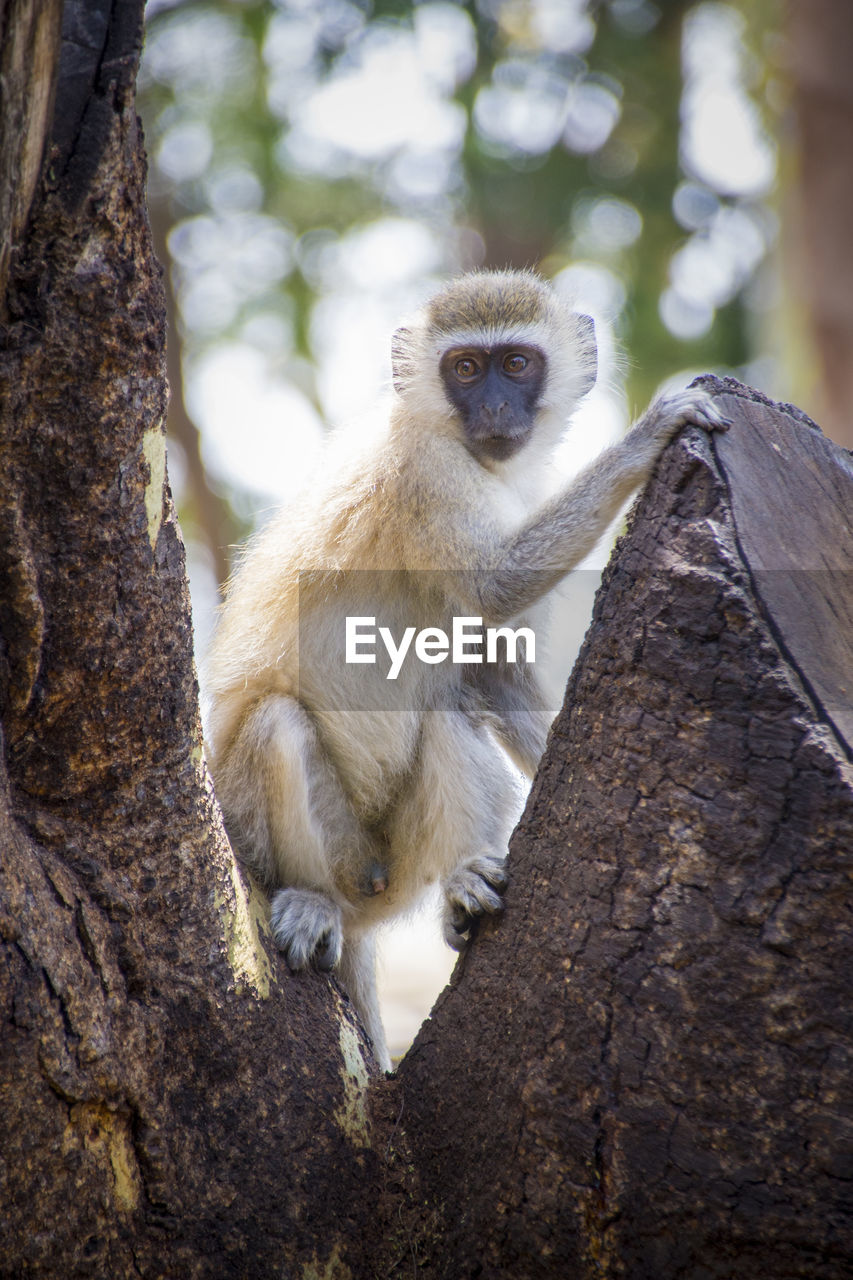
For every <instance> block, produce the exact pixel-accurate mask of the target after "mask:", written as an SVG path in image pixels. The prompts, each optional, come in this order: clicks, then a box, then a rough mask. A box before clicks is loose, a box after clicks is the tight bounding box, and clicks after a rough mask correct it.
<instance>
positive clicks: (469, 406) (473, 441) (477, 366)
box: [439, 343, 546, 462]
mask: <svg viewBox="0 0 853 1280" xmlns="http://www.w3.org/2000/svg"><path fill="white" fill-rule="evenodd" d="M439 370H440V373H441V378H442V381H443V382H444V387H445V390H446V392H447V396H448V399H449V400H450V403H451V404H452V405H453V407H454V409H456V410H458V412H459V415H460V417H461V418H462V425H463V428H464V431H465V443H466V445H467V446H468V449H469V450H470V451H471V453H473V455H474V457H475V458H477V459H478V460H480V461H482V460H485V459H487V458H488V459H492V460H493V461H495V462H503V461H504V460H505V459H507V458H511V457H512V456H513V454H515V453H517V452H518V451H519V449H521V448H522V446H523V445H525V444H526V443H527V441H528V440H529V439H530V436H531V434H532V432H533V424H534V421H535V419H536V410H537V409H538V407H539V402H540V400H541V398H542V392H543V390H544V387H545V373H546V362H545V355H544V353H543V352H542V351H540V350H539V348H538V347H531V346H526V345H524V344H521V345H520V344H518V343H503V344H500V345H496V346H494V347H452V348H451V349H450V350H449V351H445V353H444V355H443V356H442V357H441V363H440V365H439Z"/></svg>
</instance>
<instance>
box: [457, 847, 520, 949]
mask: <svg viewBox="0 0 853 1280" xmlns="http://www.w3.org/2000/svg"><path fill="white" fill-rule="evenodd" d="M507 883H508V880H507V874H506V869H505V868H504V865H503V863H502V862H501V860H500V859H499V858H493V857H491V856H489V855H488V854H482V855H481V856H480V857H477V858H472V859H471V861H470V862H469V863H467V864H466V865H465V866H463V867H461V868H460V869H459V870H458V871H457V872H456V873H455V874H454V875H453V876H452V877H451V878H450V880H448V881H447V883H446V884H445V888H444V895H445V908H444V940H445V942H446V943H447V945H448V946H450V947H453V949H454V951H460V950H461V949H462V947H464V945H465V943H466V942H467V941H468V940H469V938H470V936H471V931H472V929H473V927H474V925H475V923H476V921H477V920H478V919H479V917H480V916H482V915H487V914H488V915H493V914H495V913H496V912H498V911H503V905H504V904H503V898H502V897H501V894H502V893H503V891H504V889H505V888H506V886H507Z"/></svg>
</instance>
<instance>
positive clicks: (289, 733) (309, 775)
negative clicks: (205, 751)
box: [217, 694, 372, 969]
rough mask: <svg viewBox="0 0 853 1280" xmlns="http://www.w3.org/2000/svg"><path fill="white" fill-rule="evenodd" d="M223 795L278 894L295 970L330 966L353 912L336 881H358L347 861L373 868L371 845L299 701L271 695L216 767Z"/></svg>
mask: <svg viewBox="0 0 853 1280" xmlns="http://www.w3.org/2000/svg"><path fill="white" fill-rule="evenodd" d="M217 794H218V796H219V799H220V803H221V804H222V809H223V813H224V815H225V822H226V826H227V828H228V832H229V835H230V836H231V838H232V840H233V842H234V844H235V846H236V848H237V849H238V851H239V853H240V856H241V858H242V859H243V861H244V862H245V863H246V864H247V866H249V868H250V869H251V870H253V871H254V872H255V873H256V874H257V875H258V876H259V878H260V879H261V881H262V883H263V884H264V885H265V887H266V888H267V889H268V890H270V891H274V890H276V889H277V890H278V892H271V907H272V913H271V922H270V923H271V927H272V934H273V937H274V939H275V941H276V944H277V945H278V946H279V947H280V948H281V950H282V951H283V952H284V953H285V955H286V957H287V961H288V964H289V965H290V966H291V968H293V969H301V968H304V966H305V965H307V964H309V963H311V962H312V961H313V962H314V963H315V964H316V965H317V966H318V968H321V969H331V968H333V967H334V966H335V965H336V964H337V963H338V960H339V959H340V955H341V947H342V944H343V913H344V912H347V913H348V914H351V909H349V910H348V907H349V904H348V901H347V897H348V896H349V895H346V894H344V893H342V892H341V891H340V886H339V884H338V883H337V882H338V881H339V880H341V879H347V880H348V879H349V878H353V879H355V878H357V877H355V876H353V877H350V876H348V875H345V874H344V872H345V871H346V868H347V866H348V865H350V864H353V865H356V866H357V865H360V864H361V863H362V862H363V863H364V864H365V866H366V867H367V868H368V869H369V868H370V866H371V865H372V863H371V861H370V853H371V847H370V845H369V842H368V841H367V839H366V837H365V834H364V833H363V832H362V830H361V828H360V826H359V824H358V822H357V821H356V819H355V817H354V815H353V813H352V811H351V809H350V807H349V805H348V803H347V799H346V795H345V793H344V790H343V787H342V786H341V783H340V780H339V778H338V776H337V774H336V772H335V770H334V768H333V767H332V765H331V763H330V762H329V760H328V759H327V758H326V756H325V754H324V752H323V750H322V747H321V745H320V742H319V739H318V736H317V731H316V729H315V727H314V725H313V723H312V721H311V719H310V718H309V716H308V715H307V714H306V712H305V710H304V708H303V707H302V706H301V705H300V704H299V703H298V702H297V701H296V700H295V699H294V698H289V697H285V696H283V695H279V694H274V695H269V696H268V697H266V698H261V699H260V700H259V701H258V702H256V703H255V705H254V706H253V707H252V708H251V710H250V711H249V713H248V714H247V716H246V717H245V719H244V721H243V723H242V725H241V727H240V731H239V733H238V735H237V737H236V739H235V741H234V743H233V745H232V747H231V750H230V752H229V754H228V759H227V761H226V762H225V764H224V766H223V765H220V767H219V770H218V775H217ZM365 846H366V847H365ZM342 868H344V871H343V872H342Z"/></svg>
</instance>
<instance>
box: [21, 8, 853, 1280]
mask: <svg viewBox="0 0 853 1280" xmlns="http://www.w3.org/2000/svg"><path fill="white" fill-rule="evenodd" d="M12 9H14V11H15V13H16V14H17V15H18V16H19V19H20V21H21V22H22V23H25V20H26V22H29V23H30V25H29V26H26V23H25V26H26V30H31V29H32V22H33V21H34V20H35V18H34V15H35V14H36V9H37V6H36V4H35V0H32V3H31V5H30V7H29V9H28V8H27V5H26V4H25V2H24V0H17V4H16V5H13V6H11V8H10V6H8V5H7V6H6V8H5V9H3V10H2V12H0V18H2V21H3V22H5V21H6V17H7V16H8V14H9V13H10V12H12ZM140 21H141V4H140V5H137V6H134V5H131V4H128V3H115V4H110V3H108V0H86V3H85V4H84V3H82V2H81V3H66V5H65V8H64V18H63V30H64V34H65V41H64V45H63V49H62V56H61V57H60V50H59V47H58V45H56V46H55V47H54V46H50V42H49V41H48V43H47V46H40V48H41V50H42V52H41V55H40V58H39V59H38V60H36V59H31V60H29V61H28V60H27V59H24V60H23V62H22V63H20V64H19V63H16V64H15V65H16V66H18V67H19V69H20V66H25V67H26V66H30V67H31V68H32V69H33V74H34V75H35V74H36V73H37V72H36V67H37V66H38V67H39V68H42V71H38V74H39V75H41V74H42V73H43V68H44V66H53V67H57V66H58V68H59V71H58V86H57V89H56V94H55V101H56V109H55V113H54V117H53V127H52V129H50V116H49V113H47V114H45V113H44V112H38V111H36V112H34V114H33V115H32V116H31V117H30V124H29V125H28V128H29V129H30V130H32V131H34V132H33V134H32V136H29V137H28V138H27V140H26V146H27V149H28V150H27V154H28V155H35V154H39V155H44V156H45V164H44V165H43V167H42V169H41V170H40V177H39V178H38V180H37V181H35V182H33V183H32V186H31V191H30V195H29V196H28V197H27V198H26V199H25V200H24V202H23V204H22V205H21V206H20V208H22V209H23V208H24V207H25V208H26V212H25V214H22V213H20V211H19V212H17V213H16V214H15V216H14V218H12V219H11V221H10V226H11V228H12V237H11V251H10V253H9V255H8V257H7V259H6V263H7V266H8V287H7V292H6V296H5V308H6V311H5V316H6V319H5V323H4V327H3V329H2V341H3V346H2V351H0V383H2V400H0V719H1V720H2V731H3V736H2V753H0V852H2V869H0V959H2V964H0V1010H1V1011H2V1018H3V1031H2V1036H0V1098H2V1105H0V1239H2V1242H3V1243H2V1252H0V1276H3V1277H9V1278H10V1280H11V1278H12V1277H16V1278H17V1277H20V1276H22V1275H27V1276H43V1277H56V1278H57V1280H60V1278H61V1280H67V1278H70V1277H78V1276H81V1277H82V1276H104V1277H110V1280H115V1278H119V1280H120V1278H121V1277H125V1276H127V1277H137V1278H138V1277H140V1276H142V1277H145V1278H146V1280H149V1278H155V1277H166V1276H168V1277H174V1276H180V1277H210V1278H211V1280H214V1278H215V1280H222V1278H223V1277H229V1276H234V1277H238V1276H239V1277H243V1276H246V1277H250V1276H251V1277H252V1278H253V1280H265V1278H266V1277H273V1276H275V1277H281V1276H285V1277H290V1276H296V1275H299V1276H306V1277H310V1276H315V1277H326V1278H328V1280H337V1278H339V1277H340V1278H341V1280H343V1278H345V1277H357V1278H362V1277H363V1278H365V1280H367V1278H370V1280H373V1277H377V1276H382V1275H396V1276H403V1275H406V1276H414V1275H420V1276H436V1277H438V1276H447V1277H450V1276H452V1277H454V1278H458V1277H467V1276H472V1277H473V1276H481V1277H503V1276H506V1277H510V1276H512V1277H513V1278H514V1280H517V1278H523V1277H540V1276H547V1277H552V1276H553V1277H555V1278H556V1277H560V1278H561V1280H562V1278H564V1277H567V1276H571V1277H573V1278H574V1277H578V1278H583V1277H587V1276H588V1277H592V1276H599V1277H600V1276H612V1277H621V1276H629V1277H643V1276H648V1277H669V1276H688V1275H689V1276H691V1277H717V1276H719V1277H722V1276H733V1275H737V1276H738V1277H751V1276H755V1277H758V1276H759V1275H760V1276H761V1277H762V1280H765V1278H766V1277H768V1276H772V1277H774V1280H785V1278H786V1277H789V1276H791V1277H793V1276H809V1277H836V1276H837V1277H840V1276H841V1275H843V1274H846V1273H847V1271H848V1269H849V1265H850V1262H851V1255H853V1241H851V1223H850V1212H849V1199H846V1198H845V1192H846V1189H847V1188H848V1187H849V1180H850V1176H851V1167H850V1160H849V1151H850V1148H849V1145H845V1144H846V1142H847V1138H848V1136H849V1126H850V1118H849V1107H848V1103H849V1092H848V1090H849V1085H848V1081H849V1079H850V1072H849V1063H848V1058H849V1045H850V1038H849V1029H850V1028H849V1023H848V1022H847V1021H846V1020H845V1017H846V1015H845V1005H846V1003H847V998H848V990H847V988H848V984H849V979H848V976H847V975H848V974H849V971H850V970H849V958H850V957H849V949H850V942H849V937H848V935H846V934H845V932H844V931H843V928H842V923H843V911H844V898H843V897H842V888H841V886H842V877H843V875H844V873H845V872H847V873H849V868H850V859H851V851H853V796H851V765H850V745H849V744H850V740H851V733H853V726H851V716H850V696H849V689H850V684H849V679H850V640H849V637H850V635H851V628H850V625H849V623H850V611H851V608H853V605H851V590H850V584H849V579H850V574H849V567H850V564H851V554H853V546H851V542H850V538H851V533H850V529H851V522H853V521H851V496H850V495H851V488H853V482H851V467H850V461H849V458H847V456H846V455H845V454H843V452H842V451H840V450H838V449H835V448H833V446H831V445H830V444H829V442H827V441H825V440H824V439H823V437H821V436H820V434H819V433H818V432H817V431H816V430H815V429H814V428H813V427H812V426H811V425H810V424H808V423H807V422H803V421H802V418H801V415H797V413H796V411H794V410H789V409H785V408H784V407H779V406H775V407H774V406H771V405H769V404H768V403H767V402H765V401H762V400H761V399H760V398H756V397H755V396H751V395H750V393H749V392H747V391H746V390H745V389H743V388H740V387H738V386H737V384H730V383H726V384H720V383H711V384H710V385H711V386H712V390H714V391H715V393H716V394H719V395H721V396H723V397H724V400H725V403H726V405H727V407H728V408H729V411H730V413H731V416H732V418H733V419H734V425H733V427H732V431H731V433H730V435H729V436H728V437H726V438H725V439H722V440H709V439H707V438H706V437H704V436H702V435H701V434H699V433H697V432H695V431H691V432H688V433H686V434H685V435H684V436H683V437H682V438H681V439H680V440H679V441H678V442H677V443H676V444H675V445H674V446H673V447H672V448H671V449H670V450H669V451H668V453H667V455H666V457H665V458H664V460H663V462H662V464H661V466H660V468H659V470H658V472H657V475H656V478H655V480H654V482H653V484H652V485H651V486H650V487H649V490H648V492H647V493H646V495H645V497H644V499H643V501H642V503H641V506H640V508H639V509H638V511H637V512H636V514H635V517H634V520H633V522H632V525H631V529H630V532H629V534H628V535H627V536H626V538H625V539H624V540H623V542H622V544H621V546H620V548H619V551H618V553H617V555H616V557H615V558H614V561H613V562H612V564H611V567H610V569H609V570H608V573H607V575H606V579H605V583H604V586H603V588H602V591H601V593H600V595H599V598H598V602H597V606H596V613H595V619H594V622H593V626H592V628H591V631H590V633H589V636H588V639H587V641H586V643H585V646H584V649H583V652H582V654H581V657H580V660H579V663H578V665H577V668H576V671H575V674H574V676H573V679H572V682H571V685H570V689H569V694H568V698H567V702H566V706H565V708H564V711H563V713H562V715H561V717H560V718H559V720H558V722H557V725H556V726H555V729H554V732H553V734H552V738H551V743H550V747H549V751H548V754H547V756H546V759H545V761H544V762H543V766H542V770H541V772H540V775H539V777H538V779H537V782H536V784H535V785H534V789H533V792H532V794H531V799H530V803H529V805H528V809H527V813H526V817H525V820H524V822H523V824H522V826H521V828H520V830H519V832H518V835H517V837H516V839H515V842H514V845H513V852H512V863H511V866H512V876H513V883H512V886H511V889H510V892H509V895H508V902H507V913H506V917H505V918H504V919H503V920H502V921H501V922H500V923H498V924H497V925H495V926H489V927H484V928H483V929H482V931H481V936H480V937H479V938H478V939H477V940H476V941H475V943H474V944H473V945H472V946H471V947H470V949H469V950H468V952H467V953H466V954H465V955H464V956H463V957H462V958H461V960H460V963H459V965H458V967H457V970H456V973H455V975H454V979H453V982H452V984H451V986H450V987H449V988H448V990H447V992H446V993H445V994H444V995H443V997H442V998H441V999H440V1001H439V1003H438V1005H437V1006H436V1010H435V1012H434V1015H433V1017H432V1019H431V1020H430V1021H429V1022H428V1023H427V1024H426V1026H425V1028H424V1030H423V1031H422V1033H421V1035H420V1037H419V1038H418V1041H417V1042H416V1044H415V1046H414V1048H413V1050H412V1051H411V1053H410V1054H409V1055H408V1056H407V1058H406V1060H405V1061H404V1063H403V1065H402V1068H401V1070H400V1072H399V1074H398V1076H397V1078H395V1079H392V1080H387V1081H386V1080H380V1079H377V1078H376V1076H375V1068H374V1066H373V1063H372V1061H371V1058H370V1055H369V1051H368V1049H367V1047H366V1045H365V1042H364V1039H363V1037H362V1035H361V1032H360V1030H359V1028H358V1027H357V1025H356V1023H355V1022H354V1020H353V1017H352V1014H351V1012H350V1010H349V1007H348V1005H347V1002H346V998H345V996H344V995H343V994H342V992H341V990H340V989H339V988H338V986H337V984H336V983H335V980H334V978H328V977H326V976H324V975H320V974H302V975H298V976H293V975H290V974H288V973H287V971H286V969H285V967H284V966H283V964H282V963H281V960H280V958H279V957H278V956H277V955H276V954H275V952H274V951H273V950H272V949H271V948H270V947H269V945H268V941H267V935H266V928H265V910H266V908H265V905H264V903H263V902H262V900H261V899H260V897H259V896H258V894H257V893H256V892H255V891H254V890H253V889H252V887H251V886H250V885H247V884H246V883H245V882H244V879H243V878H242V876H241V874H240V872H239V870H238V868H237V867H236V865H235V863H234V860H233V856H232V854H231V850H230V848H229V846H228V843H227V840H226V839H225V836H224V833H223V830H222V826H221V822H220V819H219V814H218V810H217V808H216V805H215V801H214V799H213V795H212V791H211V787H210V781H209V778H208V775H207V772H206V769H205V765H204V759H203V752H202V744H201V734H200V728H199V720H198V708H197V695H196V687H195V679H194V674H193V666H192V646H191V633H190V617H189V607H188V600H187V592H186V584H185V579H184V571H183V550H182V545H181V541H180V534H179V531H178V528H177V525H176V523H175V518H174V512H173V509H172V505H171V499H170V496H169V491H168V482H167V480H166V475H165V463H164V453H163V437H162V424H163V418H164V413H165V382H164V350H163V337H164V335H163V295H162V285H161V280H160V275H159V271H158V269H157V267H156V264H155V263H154V260H153V258H152V255H151V245H150V235H149V231H148V226H147V222H146V219H145V213H144V204H143V181H144V165H143V156H142V149H141V141H140V137H139V133H138V128H137V123H136V119H135V115H134V110H133V79H134V74H135V65H136V59H137V55H138V46H139V35H140ZM2 29H3V31H4V33H5V32H6V31H7V28H6V27H5V26H4V27H3V28H2ZM22 30H24V28H22ZM50 30H52V31H54V33H55V35H56V38H57V39H58V27H56V28H50ZM7 47H8V46H5V45H4V47H3V55H2V56H5V54H6V50H7ZM4 65H5V64H4ZM16 76H17V78H16V77H14V76H13V77H11V78H10V79H9V80H8V84H7V82H4V89H7V90H8V91H7V92H6V93H5V94H4V106H3V109H4V111H5V112H6V113H7V115H6V117H5V119H6V121H7V122H8V120H12V121H14V120H16V119H17V120H20V119H23V118H24V115H25V114H26V108H25V105H24V104H23V103H22V101H21V98H20V95H22V94H23V95H25V96H26V94H27V93H28V92H29V89H28V84H27V77H26V75H25V74H23V73H20V74H18V73H17V72H16ZM9 86H11V88H9ZM33 91H34V92H35V90H33ZM38 91H39V93H44V92H47V94H48V96H49V97H50V96H51V94H52V92H53V91H52V89H51V88H50V86H48V87H47V89H45V85H44V84H43V83H42V82H41V81H40V88H39V90H38ZM16 95H17V96H16ZM16 113H17V114H16ZM39 121H44V122H45V123H44V129H45V133H44V136H43V137H42V136H40V135H39V134H38V130H39V128H40V127H41V125H40V124H39ZM4 127H5V132H4V133H3V134H2V135H0V136H2V138H3V139H5V140H6V143H8V142H9V139H12V138H13V135H14V130H13V129H11V128H9V127H6V126H4ZM4 147H5V149H4ZM20 155H21V151H20V148H17V149H16V145H9V146H6V144H5V143H4V146H0V157H2V158H3V163H4V164H6V165H7V166H8V167H7V168H5V169H4V170H3V173H2V175H0V177H2V181H3V182H5V183H8V182H9V181H10V180H11V178H14V176H15V173H17V172H20V171H21V170H20ZM10 157H11V159H10ZM16 165H17V166H18V167H17V169H16ZM25 168H26V166H25ZM27 172H29V169H27ZM4 190H5V188H4ZM15 199H16V200H17V199H18V197H17V196H16V197H15ZM7 207H10V206H8V202H7ZM15 207H16V209H17V208H18V205H17V204H16V206H15ZM832 646H834V648H833V647H832ZM845 962H848V963H847V966H846V967H845ZM371 1076H372V1080H371Z"/></svg>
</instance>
